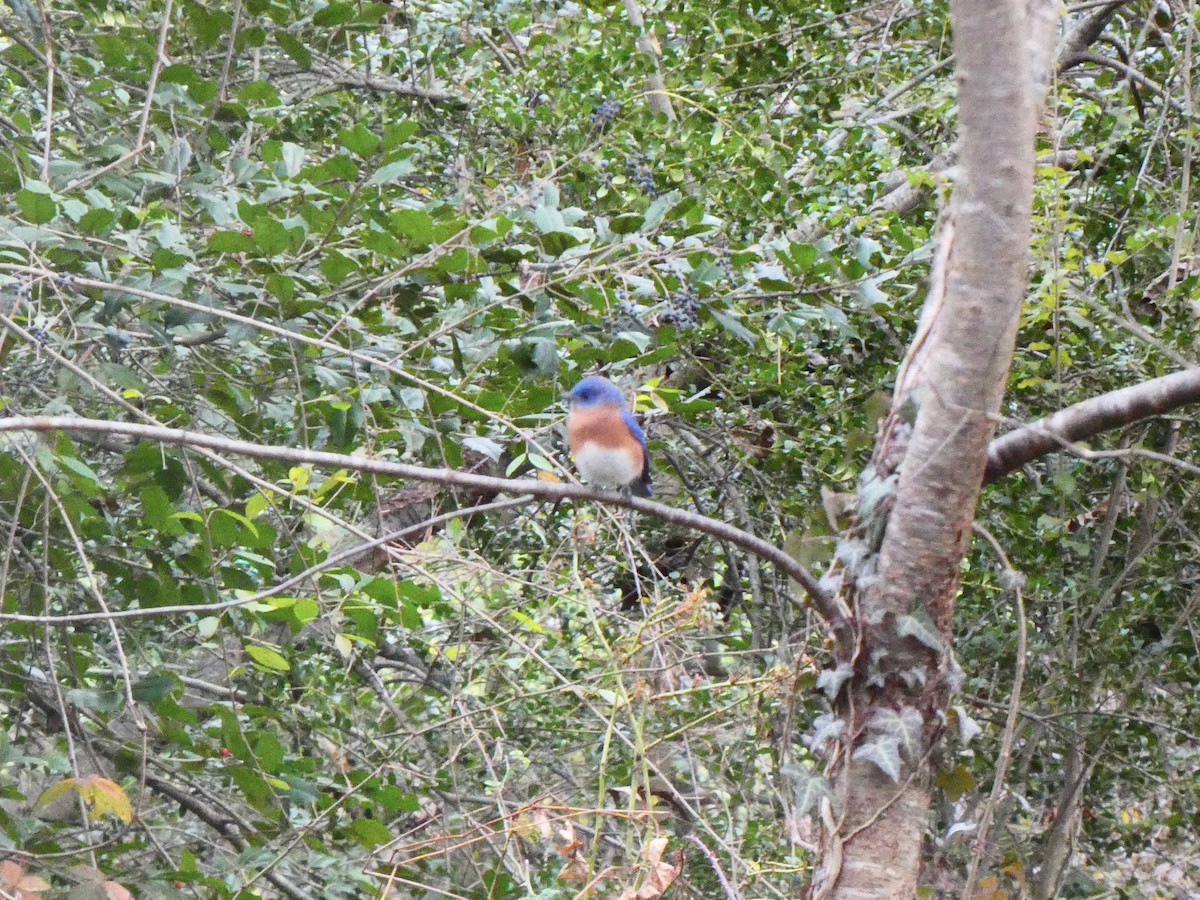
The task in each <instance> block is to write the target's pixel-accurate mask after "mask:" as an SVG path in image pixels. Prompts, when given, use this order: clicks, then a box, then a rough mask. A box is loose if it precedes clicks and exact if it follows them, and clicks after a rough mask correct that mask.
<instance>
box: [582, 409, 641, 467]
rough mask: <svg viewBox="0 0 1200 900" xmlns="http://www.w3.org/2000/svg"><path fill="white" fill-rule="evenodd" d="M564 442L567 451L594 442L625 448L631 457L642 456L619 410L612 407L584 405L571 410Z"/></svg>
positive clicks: (609, 447) (607, 447)
mask: <svg viewBox="0 0 1200 900" xmlns="http://www.w3.org/2000/svg"><path fill="white" fill-rule="evenodd" d="M567 443H569V444H570V445H571V453H573V454H574V453H578V452H579V451H580V449H581V448H582V447H584V446H585V445H586V444H598V445H599V446H601V447H604V448H605V449H608V450H625V451H627V452H629V453H630V454H632V455H633V458H634V459H638V460H640V459H641V458H642V445H641V443H640V442H639V441H638V439H637V438H636V437H634V436H633V435H632V434H630V433H629V428H628V427H627V426H626V425H625V422H624V421H623V420H622V418H621V411H620V410H619V409H616V408H615V407H612V406H587V407H583V408H582V409H573V410H571V412H570V414H569V415H568V416H567Z"/></svg>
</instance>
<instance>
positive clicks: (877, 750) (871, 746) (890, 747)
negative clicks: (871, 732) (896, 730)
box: [853, 734, 900, 781]
mask: <svg viewBox="0 0 1200 900" xmlns="http://www.w3.org/2000/svg"><path fill="white" fill-rule="evenodd" d="M853 755H854V759H865V760H866V761H867V762H870V763H874V764H875V768H877V769H879V771H880V772H882V773H883V774H884V775H886V776H887V777H888V778H890V779H892V781H899V780H900V741H899V740H898V739H896V738H895V737H893V736H892V735H890V734H880V735H876V736H875V737H873V738H871V739H870V740H869V741H867V742H866V743H865V744H863V745H862V746H861V747H859V748H858V749H857V750H855V751H854V754H853Z"/></svg>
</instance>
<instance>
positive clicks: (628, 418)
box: [621, 406, 654, 496]
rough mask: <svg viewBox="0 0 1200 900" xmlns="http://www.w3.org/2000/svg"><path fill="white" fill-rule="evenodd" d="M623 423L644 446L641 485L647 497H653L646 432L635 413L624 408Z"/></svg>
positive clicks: (622, 413) (622, 410)
mask: <svg viewBox="0 0 1200 900" xmlns="http://www.w3.org/2000/svg"><path fill="white" fill-rule="evenodd" d="M621 421H622V422H624V423H625V427H626V428H628V429H629V433H630V434H632V435H633V436H634V437H635V438H637V439H638V443H639V444H641V445H642V480H641V482H639V484H640V486H641V487H642V488H643V489H644V490H645V491H646V494H647V496H653V495H654V491H652V490H651V489H650V450H649V449H648V448H647V447H646V432H644V431H642V426H641V425H639V424H638V423H637V419H635V418H634V417H633V413H631V412H630V411H629V409H628V408H626V407H624V406H622V408H621Z"/></svg>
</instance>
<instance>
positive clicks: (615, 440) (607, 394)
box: [567, 375, 654, 497]
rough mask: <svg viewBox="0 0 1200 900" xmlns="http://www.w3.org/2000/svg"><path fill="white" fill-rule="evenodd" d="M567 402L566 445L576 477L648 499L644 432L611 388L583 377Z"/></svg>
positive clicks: (603, 381) (604, 381) (605, 381)
mask: <svg viewBox="0 0 1200 900" xmlns="http://www.w3.org/2000/svg"><path fill="white" fill-rule="evenodd" d="M567 401H568V402H569V403H570V409H569V412H568V413H567V443H568V444H569V445H570V447H571V456H572V457H574V459H575V468H576V469H578V470H579V474H580V475H582V476H583V478H584V479H585V480H586V481H588V482H589V483H591V484H594V485H596V486H597V487H604V488H629V489H630V490H631V491H632V492H633V493H635V494H637V495H638V496H641V497H649V496H652V495H653V494H654V491H652V490H651V489H650V451H649V450H647V449H646V434H645V432H643V431H642V428H641V426H640V425H638V423H637V420H636V419H635V418H634V417H633V413H632V412H630V411H629V406H628V405H627V404H626V403H625V398H624V397H623V396H622V395H621V391H620V390H619V389H618V388H617V386H616V385H615V384H613V383H612V382H611V381H609V380H608V379H607V378H604V377H602V376H600V375H589V376H588V377H587V378H584V379H583V380H582V381H580V382H579V383H578V384H577V385H575V387H573V388H571V390H570V391H569V392H568V393H567Z"/></svg>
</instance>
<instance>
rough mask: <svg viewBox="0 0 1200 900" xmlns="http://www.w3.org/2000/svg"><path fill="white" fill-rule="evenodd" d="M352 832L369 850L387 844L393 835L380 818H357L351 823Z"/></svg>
mask: <svg viewBox="0 0 1200 900" xmlns="http://www.w3.org/2000/svg"><path fill="white" fill-rule="evenodd" d="M350 834H351V836H352V837H353V838H354V839H355V840H356V841H358V843H360V844H362V845H363V846H364V847H366V848H367V849H368V850H373V849H374V848H376V847H378V846H379V845H380V844H386V843H387V842H388V841H390V840H391V839H392V837H393V834H392V833H391V831H389V830H388V827H387V826H386V825H385V824H384V823H383V822H380V821H379V820H378V819H355V820H354V821H353V822H351V823H350Z"/></svg>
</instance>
